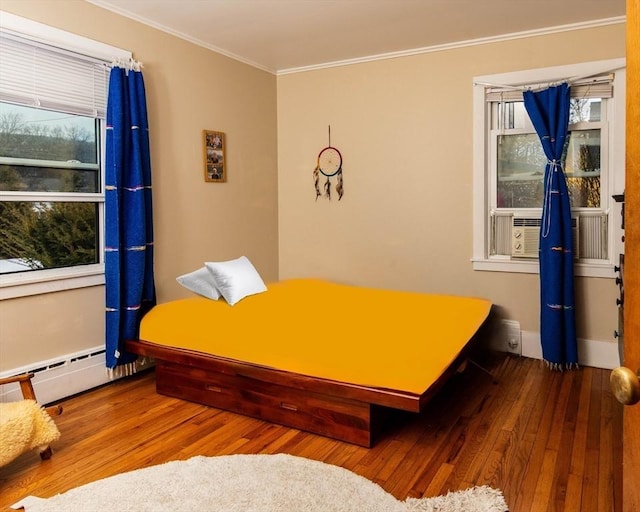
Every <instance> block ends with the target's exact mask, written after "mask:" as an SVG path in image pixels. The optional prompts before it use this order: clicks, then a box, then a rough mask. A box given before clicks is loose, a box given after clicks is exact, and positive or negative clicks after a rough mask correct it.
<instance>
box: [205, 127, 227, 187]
mask: <svg viewBox="0 0 640 512" xmlns="http://www.w3.org/2000/svg"><path fill="white" fill-rule="evenodd" d="M203 140H204V181H210V182H214V183H223V182H225V181H227V165H226V163H225V145H224V133H223V132H214V131H210V130H203Z"/></svg>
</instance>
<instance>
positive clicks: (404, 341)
mask: <svg viewBox="0 0 640 512" xmlns="http://www.w3.org/2000/svg"><path fill="white" fill-rule="evenodd" d="M490 310H491V303H490V302H489V301H487V300H485V299H480V298H473V297H459V296H448V295H432V294H424V293H415V292H402V291H390V290H383V289H374V288H365V287H358V286H348V285H343V284H337V283H333V282H328V281H324V280H320V279H290V280H285V281H280V282H277V283H272V284H269V285H268V287H267V290H266V291H265V292H264V293H258V294H255V295H251V296H249V297H246V298H244V299H242V300H241V301H239V302H238V303H236V304H235V305H234V306H230V305H229V304H227V303H226V302H225V301H223V300H218V301H216V300H210V299H208V298H204V297H200V296H196V297H190V298H187V299H180V300H175V301H171V302H167V303H164V304H159V305H157V306H155V307H154V308H153V309H152V310H151V311H149V312H148V313H147V314H146V315H145V317H144V318H143V319H142V322H141V326H140V339H138V340H131V341H127V342H126V349H127V350H128V351H130V352H133V353H136V354H139V355H142V356H149V357H151V358H153V359H155V361H156V387H157V391H158V392H159V393H161V394H165V395H168V396H172V397H177V398H181V399H185V400H190V401H194V402H198V403H202V404H206V405H209V406H213V407H217V408H220V409H225V410H229V411H233V412H237V413H241V414H244V415H248V416H253V417H257V418H261V419H264V420H268V421H271V422H274V423H279V424H283V425H286V426H289V427H293V428H297V429H301V430H305V431H309V432H313V433H317V434H321V435H324V436H328V437H332V438H336V439H340V440H342V441H346V442H350V443H354V444H358V445H361V446H367V447H369V446H372V445H373V443H374V442H375V440H376V439H377V437H378V435H379V434H380V432H381V430H382V426H383V425H384V417H385V416H386V414H385V413H386V412H388V410H389V409H401V410H404V411H411V412H416V413H418V412H420V411H422V410H423V408H424V406H425V404H426V403H427V402H428V401H429V399H430V398H431V397H432V396H433V395H434V394H435V393H436V392H437V391H438V389H439V388H440V387H441V386H442V385H443V383H444V382H445V381H446V379H447V378H448V377H450V376H451V375H452V374H453V373H454V372H455V371H456V370H457V369H458V368H459V366H460V365H461V364H462V363H464V362H465V360H466V358H467V357H468V354H469V351H470V350H471V349H472V346H473V344H474V343H473V342H474V341H475V340H476V339H477V338H478V331H479V329H480V328H481V326H482V325H483V324H484V323H485V321H486V320H487V318H488V316H489V312H490Z"/></svg>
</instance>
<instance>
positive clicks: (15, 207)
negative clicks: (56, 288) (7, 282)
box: [0, 201, 99, 274]
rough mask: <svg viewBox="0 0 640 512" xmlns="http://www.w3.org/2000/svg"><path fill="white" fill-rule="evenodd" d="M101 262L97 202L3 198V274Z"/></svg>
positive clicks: (0, 208) (0, 253)
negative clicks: (15, 200)
mask: <svg viewBox="0 0 640 512" xmlns="http://www.w3.org/2000/svg"><path fill="white" fill-rule="evenodd" d="M98 262H99V243H98V205H97V204H96V203H72V202H26V201H17V202H9V201H6V202H0V274H6V273H10V272H24V271H29V270H39V269H46V268H58V267H68V266H74V265H84V264H93V263H98Z"/></svg>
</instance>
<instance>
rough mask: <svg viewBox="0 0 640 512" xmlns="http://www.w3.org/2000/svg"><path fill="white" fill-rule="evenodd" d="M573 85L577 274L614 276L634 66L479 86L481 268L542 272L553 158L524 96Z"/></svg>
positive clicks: (508, 77) (565, 70)
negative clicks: (627, 97)
mask: <svg viewBox="0 0 640 512" xmlns="http://www.w3.org/2000/svg"><path fill="white" fill-rule="evenodd" d="M581 76H582V77H585V78H583V79H581V78H579V77H581ZM576 77H577V78H576ZM563 79H568V80H570V82H571V106H570V119H569V137H568V142H567V144H566V147H565V151H564V156H563V160H564V170H565V175H566V177H567V185H568V188H569V194H570V201H571V207H572V218H573V232H574V252H575V254H576V267H575V268H576V273H577V274H578V275H592V276H600V277H614V275H613V270H612V267H613V263H614V260H615V258H616V254H617V253H618V252H619V250H620V247H619V243H618V241H617V240H619V238H620V236H619V235H620V226H619V224H620V222H619V220H620V216H619V215H614V211H615V210H616V209H617V206H616V204H615V201H614V200H613V198H612V197H611V196H612V195H613V194H616V193H621V192H622V190H623V189H624V185H623V180H624V157H623V155H624V93H625V91H624V80H625V79H624V59H619V60H614V61H604V62H598V63H590V64H581V65H577V66H567V67H558V68H547V69H542V70H533V71H528V72H520V73H511V74H503V75H495V76H487V77H478V78H476V79H475V86H474V113H475V120H474V123H475V125H474V183H475V184H476V186H475V192H474V193H475V196H474V258H473V262H474V268H475V269H476V270H496V271H506V272H528V273H534V272H537V271H538V261H537V258H538V236H539V226H540V217H541V215H542V208H541V207H542V196H543V174H544V167H545V163H546V157H545V155H544V152H543V150H542V146H541V144H540V141H539V138H538V135H537V134H536V132H535V129H534V128H533V125H532V124H531V121H530V119H529V116H528V115H527V112H526V109H525V107H524V103H523V99H522V91H523V89H524V88H525V87H528V88H531V89H533V90H535V89H536V88H539V87H545V86H546V85H547V84H548V83H550V82H557V81H561V80H563ZM621 159H622V160H621ZM616 223H617V224H616Z"/></svg>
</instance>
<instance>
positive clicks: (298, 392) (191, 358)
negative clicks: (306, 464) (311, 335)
mask: <svg viewBox="0 0 640 512" xmlns="http://www.w3.org/2000/svg"><path fill="white" fill-rule="evenodd" d="M475 342H476V341H475V338H474V339H473V340H471V341H470V342H469V343H468V344H467V345H466V347H465V348H464V350H463V351H462V352H461V353H460V355H459V356H458V357H457V358H456V359H455V361H454V362H453V363H452V364H451V365H450V366H449V367H448V368H447V369H446V370H445V371H444V372H443V374H442V375H441V377H440V378H439V379H438V380H436V381H435V382H434V383H433V384H432V385H431V386H430V387H429V389H427V390H426V391H425V392H424V393H422V394H420V395H418V394H414V393H408V392H404V391H396V390H392V389H380V388H374V387H366V386H360V385H354V384H348V383H345V382H337V381H332V380H326V379H320V378H316V377H308V376H305V375H299V374H296V373H291V372H286V371H282V370H277V369H273V368H267V367H262V366H258V365H254V364H251V363H245V362H241V361H235V360H231V359H225V358H222V357H217V356H212V355H210V354H204V353H202V352H196V351H191V350H186V349H182V348H173V347H167V346H163V345H158V344H155V343H150V342H147V341H143V340H137V341H127V342H126V345H125V346H126V350H127V351H129V352H132V353H135V354H139V355H141V356H147V357H152V358H153V359H155V361H156V390H157V391H158V393H160V394H163V395H167V396H171V397H175V398H180V399H183V400H188V401H191V402H197V403H201V404H204V405H208V406H211V407H216V408H219V409H224V410H227V411H232V412H236V413H239V414H244V415H246V416H252V417H254V418H260V419H263V420H267V421H271V422H273V423H278V424H280V425H285V426H288V427H293V428H298V429H300V430H305V431H307V432H313V433H315V434H320V435H323V436H327V437H331V438H334V439H339V440H341V441H346V442H349V443H353V444H357V445H360V446H365V447H371V446H373V444H374V443H375V442H376V440H377V439H378V437H379V436H380V434H381V433H382V430H383V428H384V424H385V418H386V416H387V412H388V411H387V410H388V409H400V410H404V411H410V412H414V413H419V412H421V411H422V410H423V409H424V407H425V405H426V404H427V402H428V401H429V400H430V399H431V398H432V397H433V396H434V395H435V394H436V393H437V392H438V390H439V389H440V388H441V387H442V386H443V384H444V383H445V382H446V381H447V380H448V379H449V378H450V377H451V376H452V375H453V374H454V373H455V372H456V371H457V370H458V369H459V368H460V367H461V366H462V365H463V364H464V363H465V362H466V360H467V358H468V356H469V355H470V352H471V350H472V349H473V345H474V344H475Z"/></svg>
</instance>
